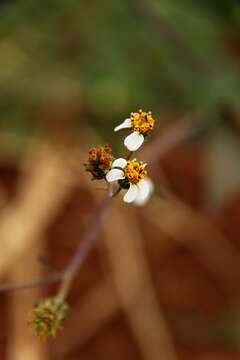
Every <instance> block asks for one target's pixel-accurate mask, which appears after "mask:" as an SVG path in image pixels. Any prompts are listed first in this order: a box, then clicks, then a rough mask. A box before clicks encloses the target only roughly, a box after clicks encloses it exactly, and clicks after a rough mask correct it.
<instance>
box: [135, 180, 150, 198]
mask: <svg viewBox="0 0 240 360" xmlns="http://www.w3.org/2000/svg"><path fill="white" fill-rule="evenodd" d="M138 187H139V192H140V194H141V197H142V198H145V197H147V196H148V194H149V191H150V187H149V184H148V182H147V181H146V180H145V179H143V180H141V181H140V183H139V184H138Z"/></svg>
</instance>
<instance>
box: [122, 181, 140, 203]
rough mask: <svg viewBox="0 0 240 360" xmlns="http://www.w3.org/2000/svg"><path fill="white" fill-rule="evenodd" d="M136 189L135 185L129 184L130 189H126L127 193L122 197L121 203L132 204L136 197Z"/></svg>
mask: <svg viewBox="0 0 240 360" xmlns="http://www.w3.org/2000/svg"><path fill="white" fill-rule="evenodd" d="M138 192H139V190H138V187H137V185H135V184H130V188H129V189H128V191H127V193H126V194H125V195H124V198H123V201H125V202H126V203H131V202H133V201H134V200H135V199H136V197H137V195H138Z"/></svg>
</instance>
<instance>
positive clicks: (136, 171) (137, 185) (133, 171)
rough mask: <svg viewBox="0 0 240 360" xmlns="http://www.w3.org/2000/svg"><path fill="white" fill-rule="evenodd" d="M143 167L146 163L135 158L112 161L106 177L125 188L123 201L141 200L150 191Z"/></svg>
mask: <svg viewBox="0 0 240 360" xmlns="http://www.w3.org/2000/svg"><path fill="white" fill-rule="evenodd" d="M145 167H146V164H143V162H142V161H140V162H138V161H137V160H136V159H133V160H128V161H127V160H125V159H122V158H119V159H117V160H115V161H114V162H113V164H112V169H111V170H110V171H109V172H108V173H107V175H106V179H107V181H108V182H110V183H111V182H114V181H118V182H119V185H120V186H121V187H122V188H123V189H127V192H126V194H125V196H124V198H123V200H124V201H125V202H127V203H131V202H137V201H138V200H139V201H140V200H142V201H143V200H145V198H147V197H148V196H149V193H150V186H149V182H148V181H147V180H146V179H145V177H146V175H147V171H146V170H145Z"/></svg>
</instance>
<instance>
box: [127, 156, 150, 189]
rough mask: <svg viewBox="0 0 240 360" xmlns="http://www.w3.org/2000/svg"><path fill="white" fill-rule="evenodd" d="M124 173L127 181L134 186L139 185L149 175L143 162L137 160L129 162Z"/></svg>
mask: <svg viewBox="0 0 240 360" xmlns="http://www.w3.org/2000/svg"><path fill="white" fill-rule="evenodd" d="M124 173H125V177H126V179H127V180H128V181H129V182H130V183H132V184H138V183H139V182H140V181H141V180H142V179H144V178H145V176H146V175H147V171H146V170H145V166H144V165H143V162H142V161H140V162H138V161H136V159H133V160H128V162H127V165H126V166H125V168H124Z"/></svg>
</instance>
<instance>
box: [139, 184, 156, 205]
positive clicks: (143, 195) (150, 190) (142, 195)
mask: <svg viewBox="0 0 240 360" xmlns="http://www.w3.org/2000/svg"><path fill="white" fill-rule="evenodd" d="M142 182H145V184H144V183H142ZM140 184H141V185H140ZM146 184H147V187H148V190H147V193H146V192H144V190H143V188H144V187H146ZM139 185H140V186H139V188H140V191H139V192H138V196H137V197H136V199H135V201H134V203H135V204H136V205H139V206H143V205H145V204H146V203H147V201H148V200H149V198H150V196H151V195H152V193H153V190H154V185H153V182H152V180H151V179H150V178H149V177H146V178H145V179H144V180H142V181H141V182H140V183H139ZM145 191H146V190H145Z"/></svg>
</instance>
